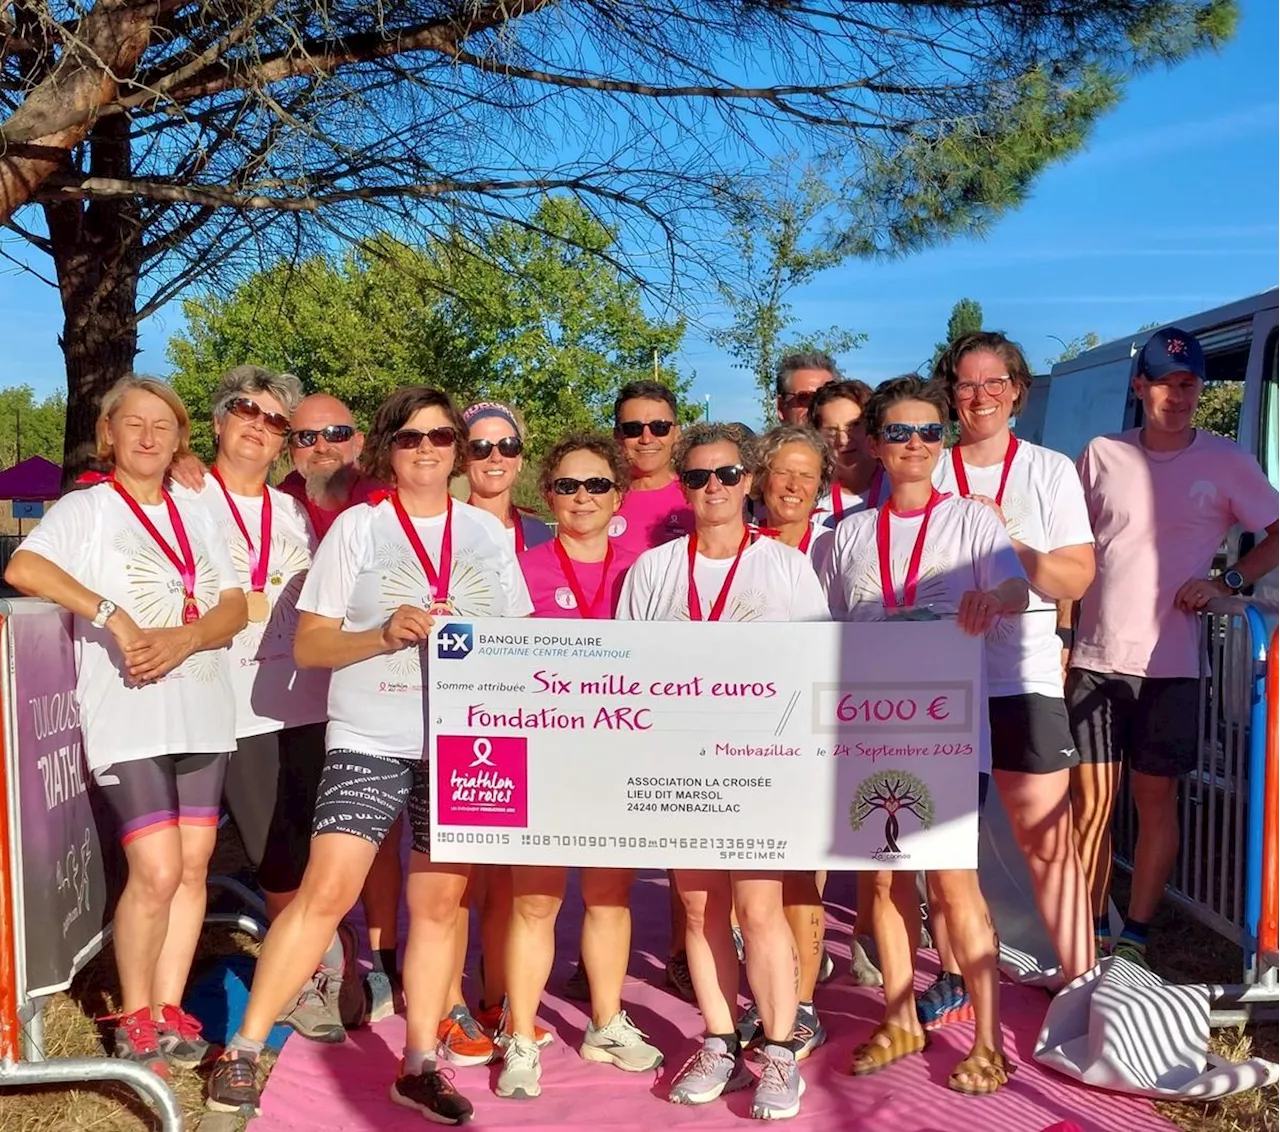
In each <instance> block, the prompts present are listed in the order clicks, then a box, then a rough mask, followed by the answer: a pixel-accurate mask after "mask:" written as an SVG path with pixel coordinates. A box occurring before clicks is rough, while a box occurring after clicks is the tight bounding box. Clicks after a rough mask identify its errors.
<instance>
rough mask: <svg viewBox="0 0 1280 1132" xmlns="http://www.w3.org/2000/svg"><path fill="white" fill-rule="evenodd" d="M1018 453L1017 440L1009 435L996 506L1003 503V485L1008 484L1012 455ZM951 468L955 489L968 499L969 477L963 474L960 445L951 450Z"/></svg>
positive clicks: (1011, 434) (962, 458)
mask: <svg viewBox="0 0 1280 1132" xmlns="http://www.w3.org/2000/svg"><path fill="white" fill-rule="evenodd" d="M1017 451H1018V438H1017V437H1016V436H1014V435H1013V433H1009V447H1008V448H1006V449H1005V450H1004V467H1003V468H1002V469H1001V471H1000V488H999V490H998V491H997V492H996V506H997V507H1000V506H1002V505H1003V503H1004V485H1005V484H1007V483H1008V482H1009V469H1010V468H1012V467H1013V454H1014V453H1015V452H1017ZM951 467H952V469H953V470H954V471H955V473H956V487H957V488H958V489H959V491H960V495H961V496H962V497H963V498H965V499H968V498H969V477H968V476H967V475H965V474H964V457H963V456H961V455H960V445H958V444H957V445H956V446H955V447H954V448H952V449H951Z"/></svg>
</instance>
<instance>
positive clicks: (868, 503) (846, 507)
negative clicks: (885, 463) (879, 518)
mask: <svg viewBox="0 0 1280 1132" xmlns="http://www.w3.org/2000/svg"><path fill="white" fill-rule="evenodd" d="M873 496H874V498H872V497H873ZM888 498H889V477H888V476H886V475H885V474H884V473H883V472H882V471H880V469H879V465H877V466H876V472H875V474H874V475H873V476H872V477H871V482H870V483H869V484H867V488H866V490H865V491H862V492H859V493H856V494H855V493H854V492H852V491H850V490H849V489H848V488H847V487H841V486H840V485H839V483H833V484H832V485H831V490H830V491H826V492H824V493H823V494H822V495H821V496H820V497H819V499H818V501H817V502H816V503H815V504H814V506H813V522H814V524H815V525H816V526H821V527H826V528H827V529H828V530H831V529H834V528H835V527H836V526H837V525H838V524H840V523H842V522H843V521H844V520H845V519H847V518H849V516H850V515H857V514H859V513H861V512H863V511H866V510H867V509H868V508H870V507H879V506H880V504H881V503H883V502H884V501H885V500H886V499H888Z"/></svg>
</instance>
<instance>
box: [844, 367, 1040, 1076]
mask: <svg viewBox="0 0 1280 1132" xmlns="http://www.w3.org/2000/svg"><path fill="white" fill-rule="evenodd" d="M948 414H949V406H948V405H947V400H946V393H945V392H944V391H943V390H942V388H941V387H940V386H939V385H937V384H936V383H932V382H926V381H924V380H922V379H921V378H919V377H916V376H914V375H912V376H910V377H901V378H897V379H895V380H893V381H890V382H887V383H886V384H884V385H881V386H880V387H879V388H878V389H877V390H876V392H875V395H874V396H873V397H872V398H871V400H870V402H869V403H868V404H867V409H866V415H865V417H866V422H867V425H866V427H867V436H868V440H869V443H870V445H871V447H872V450H873V451H874V452H875V453H876V455H877V456H879V458H880V462H881V464H882V466H883V467H884V470H885V475H886V477H887V478H888V481H889V487H890V496H889V500H888V502H886V503H885V504H884V505H882V506H881V507H879V508H877V509H876V510H874V511H864V512H863V513H861V514H859V515H853V516H851V517H850V518H848V519H845V520H844V521H843V522H842V523H841V524H840V525H839V526H838V527H837V528H836V531H835V546H834V548H833V550H832V555H831V562H830V566H829V568H828V573H827V583H828V585H827V596H828V599H829V600H830V602H831V611H832V614H833V616H835V617H838V618H841V619H843V620H847V621H884V620H889V619H892V618H894V617H897V616H902V615H908V616H910V615H912V614H918V613H920V612H925V613H926V614H932V615H934V616H937V615H945V616H955V618H956V621H957V622H958V624H959V626H960V628H961V629H962V630H964V631H965V632H966V633H971V634H974V635H985V634H986V633H987V632H988V631H989V630H990V629H991V628H992V626H994V625H995V624H997V622H998V621H999V619H1000V618H1001V617H1002V616H1005V615H1012V614H1016V613H1020V612H1021V611H1022V610H1024V609H1025V608H1026V606H1027V579H1026V575H1025V574H1024V572H1023V569H1022V566H1021V564H1020V563H1019V561H1018V556H1017V554H1016V553H1015V551H1014V549H1013V544H1012V543H1011V542H1010V541H1009V536H1008V535H1007V534H1005V531H1004V527H1003V526H1001V524H1000V523H999V521H998V520H997V519H996V517H995V516H994V515H992V514H991V512H990V511H989V510H988V509H987V508H986V507H985V506H983V505H982V504H980V503H977V502H974V501H971V500H965V499H957V498H956V497H955V496H952V495H944V494H943V493H941V492H939V491H938V490H937V489H936V488H935V487H934V486H933V483H932V479H931V477H932V475H933V471H934V467H935V465H936V464H937V462H938V457H939V455H940V454H941V452H942V438H943V433H944V431H945V427H946V426H945V421H946V419H947V416H948ZM980 756H985V758H980V762H979V770H980V771H982V770H985V769H987V767H988V766H989V759H990V752H989V751H987V750H983V751H981V752H980ZM984 763H985V764H986V765H984ZM979 804H980V802H979ZM927 882H928V887H929V897H930V902H931V904H932V906H933V910H934V917H935V920H943V921H945V923H946V927H947V929H948V934H949V936H950V939H951V942H952V945H953V946H954V948H955V951H956V954H957V956H958V958H959V961H960V966H961V970H962V971H963V973H964V977H965V980H966V983H967V984H968V987H969V992H970V994H971V996H972V999H973V1008H974V1017H975V1028H974V1040H973V1046H972V1048H971V1050H970V1052H969V1055H968V1056H967V1057H966V1058H965V1059H964V1060H963V1061H962V1062H961V1063H960V1065H959V1066H958V1067H957V1068H956V1070H955V1072H954V1073H952V1075H951V1078H950V1080H949V1082H948V1083H949V1085H950V1087H951V1088H953V1089H955V1090H956V1091H958V1092H964V1093H973V1094H985V1093H991V1092H994V1091H995V1090H996V1089H998V1088H1000V1087H1001V1086H1002V1085H1003V1084H1005V1082H1006V1081H1007V1080H1008V1073H1009V1072H1010V1070H1011V1066H1010V1064H1009V1062H1007V1061H1006V1059H1005V1056H1004V1052H1003V1043H1002V1040H1001V1035H1000V1017H999V1000H998V975H997V972H996V952H997V944H996V938H995V931H994V929H993V928H992V926H991V919H990V914H989V912H988V911H987V906H986V901H985V900H983V897H982V892H981V890H980V889H979V887H978V873H977V870H976V869H956V870H940V871H938V872H933V873H930V874H929V875H928V877H927ZM858 904H859V908H860V909H869V911H870V919H871V926H872V933H873V935H874V936H875V939H876V944H877V948H878V951H879V960H880V969H881V971H882V972H883V975H884V995H885V1015H884V1021H883V1022H882V1024H881V1025H879V1026H878V1027H876V1029H875V1031H874V1032H873V1033H872V1034H871V1036H870V1038H868V1040H867V1041H866V1042H864V1043H863V1044H862V1045H860V1046H859V1047H858V1048H857V1049H856V1050H854V1054H853V1063H852V1066H851V1068H850V1072H852V1073H854V1074H856V1075H865V1074H869V1073H875V1072H878V1071H879V1070H881V1069H884V1068H885V1067H887V1066H889V1065H892V1064H893V1063H894V1062H896V1061H898V1060H900V1059H901V1058H903V1057H906V1056H908V1055H909V1054H912V1053H918V1052H920V1051H921V1050H923V1049H924V1047H925V1044H926V1041H927V1039H926V1037H925V1034H924V1031H923V1028H922V1026H921V1023H920V1020H919V1018H918V1017H917V1015H916V1007H915V999H914V996H913V994H912V984H913V981H914V975H915V970H914V967H915V953H916V947H917V945H918V943H919V937H920V921H919V917H920V905H919V900H918V897H917V893H916V886H915V876H914V874H913V873H911V872H907V871H899V872H879V873H874V874H870V877H869V879H868V880H867V881H865V882H864V884H863V892H862V893H861V894H860V896H859V901H858Z"/></svg>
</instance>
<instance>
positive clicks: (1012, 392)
mask: <svg viewBox="0 0 1280 1132" xmlns="http://www.w3.org/2000/svg"><path fill="white" fill-rule="evenodd" d="M934 378H935V380H937V381H939V382H940V383H941V384H942V386H943V388H944V389H945V390H946V391H947V393H948V395H949V398H950V402H951V408H952V411H953V413H954V415H955V416H956V418H957V419H958V420H959V422H960V443H959V444H957V445H956V446H955V447H953V448H952V449H951V450H950V451H949V452H948V453H947V454H946V456H945V457H944V458H943V459H942V460H940V461H939V462H938V468H937V471H936V472H935V473H934V483H935V484H937V486H938V488H939V489H940V490H942V491H947V492H950V493H952V494H953V495H956V496H957V497H960V498H964V499H972V500H974V501H976V502H978V503H981V504H982V505H983V506H985V507H986V508H987V509H988V510H989V511H990V512H991V514H992V515H993V516H994V517H995V518H996V520H997V521H998V522H999V523H1000V524H1001V526H1003V527H1004V528H1005V530H1006V531H1007V532H1008V535H1009V537H1010V539H1012V541H1013V546H1014V549H1015V550H1016V551H1017V552H1018V558H1019V559H1020V560H1021V562H1022V566H1023V569H1024V570H1025V571H1026V573H1027V578H1028V580H1029V582H1030V585H1031V601H1030V605H1029V607H1028V608H1029V612H1028V615H1027V616H1025V617H1020V618H1017V619H1016V620H1011V621H1005V622H1001V623H1000V624H998V625H997V626H996V627H995V628H993V629H992V631H991V632H990V633H988V634H987V673H988V686H987V687H988V694H989V696H990V715H991V757H992V777H993V778H994V780H995V784H996V790H997V791H998V792H999V795H1000V801H1001V802H1002V803H1003V804H1004V808H1005V812H1006V813H1007V814H1008V815H1009V822H1010V825H1011V827H1012V829H1013V834H1014V837H1015V839H1016V840H1017V843H1018V847H1019V848H1020V849H1021V850H1022V853H1023V856H1025V857H1026V860H1027V866H1028V868H1029V870H1030V873H1031V880H1032V888H1033V890H1034V892H1035V896H1036V905H1037V907H1038V908H1039V911H1040V918H1041V919H1042V920H1043V921H1044V925H1045V927H1046V929H1047V930H1048V933H1049V938H1050V939H1051V940H1052V941H1053V944H1054V948H1055V950H1056V951H1057V953H1058V960H1059V963H1060V964H1061V972H1062V975H1063V977H1064V978H1065V979H1066V980H1067V981H1070V980H1072V979H1074V978H1076V976H1078V975H1082V974H1084V972H1085V971H1087V970H1089V968H1090V967H1092V966H1093V964H1094V945H1093V923H1092V920H1091V919H1090V914H1089V899H1088V891H1087V888H1088V886H1087V884H1086V881H1085V874H1084V869H1083V867H1082V866H1081V863H1080V858H1079V856H1078V854H1077V852H1076V846H1075V841H1074V837H1073V833H1072V825H1071V795H1070V790H1071V768H1072V767H1074V766H1076V765H1078V764H1079V762H1080V756H1079V755H1078V754H1077V753H1076V750H1075V743H1074V742H1073V741H1072V738H1071V729H1070V726H1069V724H1068V719H1067V709H1066V703H1065V701H1064V699H1063V687H1062V667H1061V653H1062V641H1061V640H1060V639H1059V637H1058V631H1057V613H1056V602H1057V601H1058V600H1059V599H1062V600H1068V601H1075V600H1077V599H1079V597H1080V596H1081V595H1082V594H1083V593H1084V591H1085V590H1086V589H1088V587H1089V584H1090V582H1091V581H1092V580H1093V574H1094V555H1093V530H1092V528H1091V526H1090V523H1089V512H1088V508H1087V507H1086V505H1085V498H1084V488H1083V487H1082V486H1081V484H1080V477H1079V475H1078V474H1077V473H1076V469H1075V465H1073V464H1072V463H1071V461H1070V460H1068V459H1067V457H1066V456H1063V455H1062V454H1061V453H1058V452H1053V451H1050V450H1049V449H1048V448H1041V447H1039V446H1038V445H1035V444H1028V443H1027V442H1026V441H1023V440H1018V439H1017V438H1016V437H1015V436H1014V435H1013V432H1012V430H1011V428H1010V420H1011V418H1012V417H1014V416H1016V415H1017V413H1018V411H1019V410H1020V409H1021V408H1022V406H1023V405H1024V404H1025V402H1026V397H1027V393H1028V391H1029V390H1030V388H1031V371H1030V369H1029V368H1028V367H1027V363H1026V359H1025V358H1024V357H1023V356H1022V351H1021V350H1019V349H1018V347H1017V346H1016V345H1014V343H1012V342H1010V341H1009V339H1008V338H1006V337H1005V336H1004V335H1003V334H999V333H995V332H993V331H979V332H976V333H972V334H965V335H963V336H962V337H960V338H958V339H956V341H954V342H953V343H951V345H950V346H949V347H948V348H947V349H946V351H945V352H944V353H943V354H942V356H941V357H940V358H939V359H938V361H937V363H936V364H935V366H934ZM937 943H938V952H939V955H940V956H941V958H942V970H941V973H940V974H939V976H938V979H937V981H936V982H935V983H934V984H933V986H931V987H930V988H929V989H928V990H927V991H925V992H924V994H923V995H921V997H920V1001H919V1004H918V1005H919V1010H920V1017H921V1020H922V1021H923V1022H924V1024H925V1025H926V1027H929V1028H933V1027H935V1026H939V1025H943V1024H945V1023H946V1022H948V1021H952V1020H961V1021H962V1020H964V1019H965V1018H966V1017H968V1015H969V1012H970V1011H969V995H968V993H967V991H966V988H965V984H964V980H963V978H961V976H960V974H959V972H958V971H957V970H956V968H955V963H954V960H953V957H952V956H951V955H950V953H949V950H948V948H947V946H946V940H945V939H944V938H943V935H942V933H940V934H939V937H938V939H937Z"/></svg>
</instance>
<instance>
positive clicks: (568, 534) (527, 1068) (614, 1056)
mask: <svg viewBox="0 0 1280 1132" xmlns="http://www.w3.org/2000/svg"><path fill="white" fill-rule="evenodd" d="M626 483H627V466H626V464H625V463H624V462H623V459H622V455H621V453H620V452H619V451H618V446H617V445H616V444H615V443H614V442H613V441H612V440H611V439H610V438H609V437H607V436H594V435H590V434H575V435H572V436H568V437H566V438H565V439H564V440H562V441H561V442H560V443H559V444H557V445H556V446H555V448H553V449H552V450H551V451H550V452H549V453H548V454H547V457H546V459H545V460H544V461H543V464H542V469H541V472H540V474H539V477H538V485H539V487H540V488H541V489H542V494H543V498H544V499H545V500H546V501H547V506H548V507H549V508H550V510H551V513H552V515H554V516H555V519H556V538H555V540H554V541H553V542H550V543H545V544H544V545H542V546H539V547H537V548H535V549H533V550H530V551H526V552H525V553H524V554H522V555H521V556H520V568H521V570H522V571H523V572H524V577H525V581H526V582H527V583H528V586H529V594H530V597H531V598H532V599H533V615H534V616H535V617H567V618H572V617H579V618H583V619H584V620H586V619H597V618H604V619H607V618H611V617H613V615H614V610H615V608H616V607H617V603H618V597H619V593H620V591H621V588H622V582H623V578H624V576H625V575H626V572H627V569H628V567H629V566H630V565H631V563H632V562H633V561H634V558H633V557H632V555H631V554H629V553H628V552H627V550H626V549H625V548H624V547H619V546H616V545H615V544H614V541H613V540H611V539H610V538H609V521H610V520H611V519H612V518H613V516H614V515H615V514H617V511H618V507H619V505H620V504H621V502H622V498H623V495H624V494H625V492H626ZM511 873H512V880H513V887H514V890H515V907H514V912H513V915H512V919H511V929H510V932H509V934H508V936H507V954H506V966H507V1000H508V1009H509V1022H510V1027H509V1028H510V1033H511V1038H510V1040H509V1042H508V1043H507V1046H506V1050H505V1055H504V1058H503V1066H502V1072H501V1073H500V1074H499V1075H498V1085H497V1094H498V1096H500V1097H519V1098H529V1097H536V1096H538V1095H539V1094H540V1093H541V1092H542V1086H541V1084H540V1083H539V1082H540V1080H541V1077H542V1065H541V1059H540V1057H539V1053H538V1040H537V1039H538V1032H537V1030H536V1029H535V1027H534V1016H535V1014H536V1012H537V1009H538V1002H539V1000H540V999H541V997H542V992H543V990H545V989H546V985H547V978H548V976H549V975H550V974H551V964H552V962H553V960H554V959H555V927H556V918H557V916H558V915H559V913H560V906H561V904H562V903H563V901H564V890H565V880H566V877H567V875H568V869H565V868H558V867H551V866H541V865H515V866H513V867H512V869H511ZM634 876H635V873H634V871H633V870H631V869H591V868H584V869H583V870H582V899H583V903H584V904H585V905H586V915H585V917H584V918H583V921H582V952H581V955H582V958H581V963H582V965H583V967H584V969H585V971H586V973H587V982H588V985H589V987H590V999H591V1021H590V1023H588V1025H587V1031H586V1034H585V1035H584V1036H583V1039H582V1047H581V1053H582V1057H583V1058H584V1059H585V1060H587V1061H597V1062H600V1063H602V1064H605V1065H614V1066H617V1067H618V1068H619V1069H622V1070H625V1071H627V1072H631V1073H642V1072H645V1071H647V1070H652V1069H656V1068H657V1067H658V1066H659V1065H661V1064H662V1054H661V1053H660V1052H659V1051H658V1050H657V1049H655V1048H654V1047H653V1046H651V1045H649V1044H648V1043H647V1042H646V1041H645V1036H644V1034H642V1033H641V1032H640V1031H639V1029H637V1028H636V1026H635V1024H634V1023H633V1022H632V1021H631V1019H630V1018H629V1017H628V1016H627V1013H626V1011H625V1010H623V1008H622V984H623V980H624V979H625V977H626V972H627V961H628V960H629V959H630V956H631V909H630V906H629V899H630V893H631V882H632V880H633V878H634Z"/></svg>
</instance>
